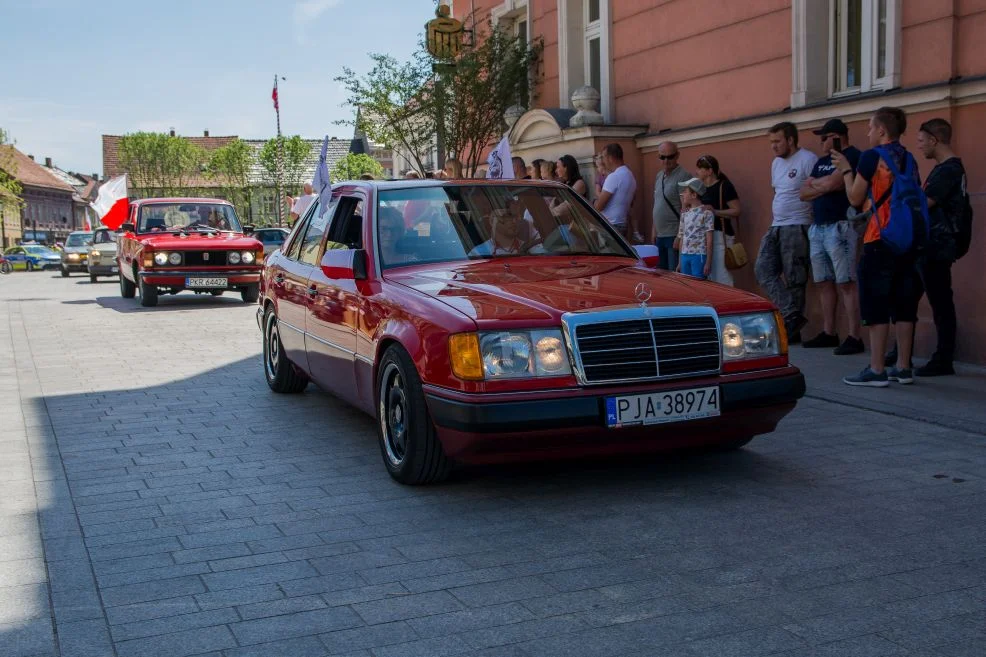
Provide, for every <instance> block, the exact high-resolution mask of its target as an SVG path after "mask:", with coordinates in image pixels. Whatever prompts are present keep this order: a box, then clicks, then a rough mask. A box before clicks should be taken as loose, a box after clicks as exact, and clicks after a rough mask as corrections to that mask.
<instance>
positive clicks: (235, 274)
mask: <svg viewBox="0 0 986 657" xmlns="http://www.w3.org/2000/svg"><path fill="white" fill-rule="evenodd" d="M122 231H123V232H122V234H121V235H120V236H119V237H118V238H117V266H118V267H119V271H120V295H121V296H122V297H124V298H125V299H132V298H133V297H134V296H135V295H136V294H138V293H139V294H140V305H142V306H156V305H157V302H158V296H159V295H160V294H161V293H165V294H178V293H179V292H182V291H184V290H192V291H194V292H196V293H199V294H212V295H213V296H219V295H221V294H222V293H223V292H226V291H235V292H239V293H240V296H241V297H242V298H243V301H244V302H246V303H254V302H255V301H257V298H258V296H259V290H260V271H261V269H263V264H264V245H263V244H261V243H260V242H259V241H258V240H256V239H254V238H253V237H249V236H246V235H244V234H243V227H242V226H241V225H240V220H239V219H238V218H237V216H236V210H234V209H233V206H232V205H231V204H230V203H228V202H226V201H222V200H217V199H209V198H198V199H196V198H148V199H141V200H138V201H134V202H133V203H131V204H130V215H129V218H128V219H127V223H125V224H123V226H122Z"/></svg>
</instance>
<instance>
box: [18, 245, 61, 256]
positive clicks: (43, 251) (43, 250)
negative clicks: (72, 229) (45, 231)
mask: <svg viewBox="0 0 986 657" xmlns="http://www.w3.org/2000/svg"><path fill="white" fill-rule="evenodd" d="M24 251H26V252H27V253H30V254H31V255H38V256H46V255H53V254H55V252H54V251H52V250H51V249H49V248H48V247H46V246H25V247H24Z"/></svg>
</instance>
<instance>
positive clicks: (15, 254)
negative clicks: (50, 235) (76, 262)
mask: <svg viewBox="0 0 986 657" xmlns="http://www.w3.org/2000/svg"><path fill="white" fill-rule="evenodd" d="M3 257H4V259H6V260H8V261H9V262H10V263H11V264H12V265H13V266H14V269H26V270H27V271H34V270H35V269H58V268H60V267H61V266H62V257H61V256H60V255H58V252H57V251H53V250H52V249H49V248H48V247H47V246H41V245H40V244H21V245H20V246H12V247H10V248H8V249H7V250H6V251H4V252H3Z"/></svg>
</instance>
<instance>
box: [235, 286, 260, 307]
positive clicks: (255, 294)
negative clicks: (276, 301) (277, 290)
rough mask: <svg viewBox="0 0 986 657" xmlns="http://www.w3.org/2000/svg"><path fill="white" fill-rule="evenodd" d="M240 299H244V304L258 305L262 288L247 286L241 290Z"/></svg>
mask: <svg viewBox="0 0 986 657" xmlns="http://www.w3.org/2000/svg"><path fill="white" fill-rule="evenodd" d="M240 298H241V299H243V303H257V299H259V298H260V286H259V285H247V286H246V287H245V288H243V289H242V290H240Z"/></svg>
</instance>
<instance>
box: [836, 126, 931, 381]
mask: <svg viewBox="0 0 986 657" xmlns="http://www.w3.org/2000/svg"><path fill="white" fill-rule="evenodd" d="M906 128H907V117H906V115H905V114H904V112H903V111H902V110H900V109H898V108H896V107H882V108H880V109H878V110H877V111H876V112H875V113H874V114H873V117H872V118H871V119H870V129H869V132H868V133H867V136H868V137H869V140H870V145H871V146H872V148H870V149H869V150H867V151H865V152H864V153H863V154H862V155H861V156H860V158H859V164H858V166H857V170H856V173H855V174H854V173H853V170H852V165H851V164H850V162H849V160H848V159H847V158H846V157H845V156H844V155H842V154H841V153H838V152H837V151H835V150H833V151H832V152H831V153H832V162H833V163H834V164H835V166H836V168H838V169H839V171H840V172H842V174H843V179H844V180H845V183H846V192H847V194H848V196H849V203H850V205H852V206H853V207H854V208H859V207H863V206H864V204H867V205H868V208H867V212H865V213H863V214H862V217H863V218H865V220H866V230H865V233H864V235H863V255H862V258H861V259H860V262H859V301H860V315H861V318H862V322H863V326H865V327H867V329H868V330H869V333H870V365H869V367H867V368H865V369H863V371H862V372H860V373H859V374H857V375H855V376H847V377H845V378H843V379H842V381H843V383H845V384H847V385H851V386H870V387H879V388H885V387H886V386H887V385H889V382H890V381H896V382H898V383H902V384H909V383H914V373H913V371H912V370H911V368H910V361H911V349H912V347H913V342H914V323H915V322H916V321H917V305H918V303H917V291H918V290H919V286H920V282H919V280H918V276H917V270H916V259H917V254H918V252H919V251H920V250H921V248H922V247H923V246H924V244H925V242H926V241H927V235H928V222H929V219H928V205H927V197H926V196H925V194H924V192H923V191H922V189H921V181H920V178H919V176H918V169H917V162H916V161H915V159H914V156H913V155H911V154H910V153H909V152H908V151H907V149H905V148H904V147H903V146H902V145H901V143H900V136H901V135H902V134H904V130H905V129H906ZM891 322H893V323H894V324H895V332H896V335H897V347H898V350H897V365H896V367H891V368H890V370H889V371H888V370H885V369H884V364H883V357H884V356H883V355H884V352H885V351H886V347H887V338H888V335H889V332H890V323H891Z"/></svg>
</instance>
